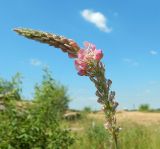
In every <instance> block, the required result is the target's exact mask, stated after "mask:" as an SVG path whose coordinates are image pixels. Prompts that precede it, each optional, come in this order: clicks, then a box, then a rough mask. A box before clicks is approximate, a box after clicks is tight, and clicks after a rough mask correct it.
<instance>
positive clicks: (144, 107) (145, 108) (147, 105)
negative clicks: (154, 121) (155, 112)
mask: <svg viewBox="0 0 160 149" xmlns="http://www.w3.org/2000/svg"><path fill="white" fill-rule="evenodd" d="M149 110H150V107H149V104H141V105H140V106H139V111H149Z"/></svg>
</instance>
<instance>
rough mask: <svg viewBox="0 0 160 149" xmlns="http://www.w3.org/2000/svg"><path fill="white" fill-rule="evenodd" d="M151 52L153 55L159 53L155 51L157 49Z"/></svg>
mask: <svg viewBox="0 0 160 149" xmlns="http://www.w3.org/2000/svg"><path fill="white" fill-rule="evenodd" d="M149 53H150V54H151V55H157V54H158V52H157V51H155V50H151V51H150V52H149Z"/></svg>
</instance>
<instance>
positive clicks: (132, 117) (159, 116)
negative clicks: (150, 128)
mask: <svg viewBox="0 0 160 149" xmlns="http://www.w3.org/2000/svg"><path fill="white" fill-rule="evenodd" d="M89 117H91V118H95V119H99V120H104V114H103V112H98V113H96V114H95V113H94V114H90V115H89ZM117 121H118V122H123V121H133V122H136V123H139V124H153V123H157V124H160V113H152V112H137V111H136V112H127V111H118V112H117Z"/></svg>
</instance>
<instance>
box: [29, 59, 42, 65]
mask: <svg viewBox="0 0 160 149" xmlns="http://www.w3.org/2000/svg"><path fill="white" fill-rule="evenodd" d="M30 64H31V65H33V66H41V65H42V62H41V61H40V60H38V59H30Z"/></svg>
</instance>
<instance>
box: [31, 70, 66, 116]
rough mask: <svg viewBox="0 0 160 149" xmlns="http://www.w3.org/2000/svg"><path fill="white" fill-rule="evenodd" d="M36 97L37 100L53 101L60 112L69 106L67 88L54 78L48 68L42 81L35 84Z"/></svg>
mask: <svg viewBox="0 0 160 149" xmlns="http://www.w3.org/2000/svg"><path fill="white" fill-rule="evenodd" d="M34 98H35V100H36V101H37V102H53V103H54V108H55V109H56V112H58V113H59V114H60V113H61V114H62V113H63V112H64V111H65V110H66V109H67V108H68V102H69V98H68V96H67V94H66V88H65V87H64V86H62V85H59V84H58V83H57V82H56V81H55V80H54V79H53V78H52V76H51V73H50V72H49V70H48V69H44V75H43V80H42V83H41V84H40V85H36V86H35V97H34Z"/></svg>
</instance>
